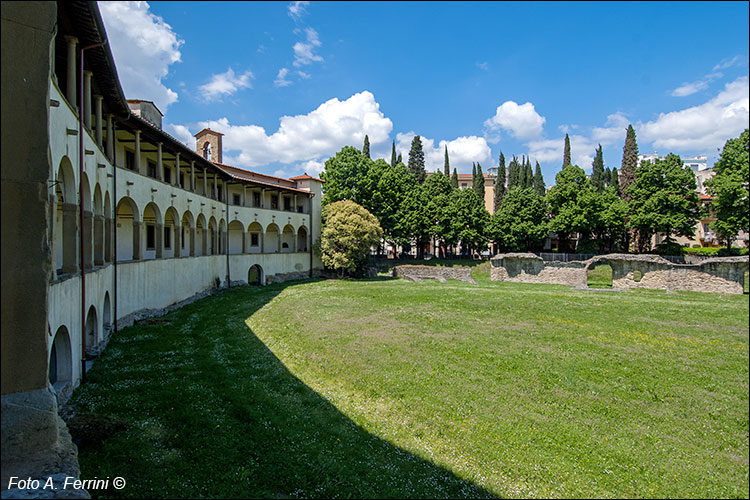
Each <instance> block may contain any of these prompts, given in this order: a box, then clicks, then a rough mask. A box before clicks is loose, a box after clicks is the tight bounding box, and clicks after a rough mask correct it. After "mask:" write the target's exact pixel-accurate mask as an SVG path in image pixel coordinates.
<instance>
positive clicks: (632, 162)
mask: <svg viewBox="0 0 750 500" xmlns="http://www.w3.org/2000/svg"><path fill="white" fill-rule="evenodd" d="M637 167H638V143H636V141H635V129H634V128H633V125H628V129H627V131H626V133H625V146H623V148H622V165H621V166H620V177H621V178H620V180H619V184H620V191H621V192H622V196H623V197H624V198H625V200H626V201H630V199H631V198H630V194H629V191H628V186H630V185H631V184H632V183H633V182H634V181H635V177H636V172H635V170H636V168H637Z"/></svg>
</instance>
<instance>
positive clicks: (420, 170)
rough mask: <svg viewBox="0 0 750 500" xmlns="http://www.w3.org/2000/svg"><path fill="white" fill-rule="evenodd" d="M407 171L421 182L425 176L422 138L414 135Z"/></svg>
mask: <svg viewBox="0 0 750 500" xmlns="http://www.w3.org/2000/svg"><path fill="white" fill-rule="evenodd" d="M409 171H410V172H411V173H412V175H414V178H415V179H417V182H419V183H420V184H422V183H423V182H424V180H425V179H426V178H427V172H426V171H425V169H424V151H423V150H422V139H421V138H420V137H419V136H418V135H415V136H414V139H412V141H411V149H410V150H409Z"/></svg>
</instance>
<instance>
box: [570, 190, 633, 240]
mask: <svg viewBox="0 0 750 500" xmlns="http://www.w3.org/2000/svg"><path fill="white" fill-rule="evenodd" d="M578 204H579V205H580V207H581V212H582V213H584V214H586V217H587V219H588V224H587V228H586V229H587V231H586V232H585V233H584V234H583V235H582V239H581V240H579V242H578V248H577V251H578V252H579V253H595V252H605V251H609V252H612V251H615V249H616V248H619V247H621V246H622V243H623V242H624V237H625V232H626V229H627V226H626V223H625V216H626V215H627V212H628V204H627V203H626V202H625V201H624V200H622V199H620V197H619V196H618V195H617V193H616V192H615V189H614V188H612V187H610V188H605V189H604V190H602V191H598V190H597V189H596V188H595V187H594V186H591V187H590V188H588V189H584V190H583V191H581V193H580V196H579V197H578Z"/></svg>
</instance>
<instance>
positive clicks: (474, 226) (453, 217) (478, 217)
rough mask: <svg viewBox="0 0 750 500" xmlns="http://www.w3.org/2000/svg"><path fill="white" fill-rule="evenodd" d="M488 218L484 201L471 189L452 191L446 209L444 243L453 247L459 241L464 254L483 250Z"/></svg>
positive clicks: (485, 241)
mask: <svg viewBox="0 0 750 500" xmlns="http://www.w3.org/2000/svg"><path fill="white" fill-rule="evenodd" d="M489 217H490V214H489V213H488V212H487V210H486V209H485V208H484V200H483V199H481V198H479V196H477V193H476V192H475V191H474V190H473V189H454V190H453V191H452V192H451V200H450V203H449V205H448V208H447V215H446V219H447V220H448V221H449V224H448V230H447V232H446V234H445V235H444V236H445V241H446V243H447V244H448V245H452V246H455V245H456V244H457V243H458V242H459V241H460V242H461V247H462V249H463V251H464V253H466V252H467V251H468V252H469V253H470V252H472V251H479V250H483V249H484V248H485V247H486V243H487V240H486V237H485V231H486V226H487V223H488V222H489Z"/></svg>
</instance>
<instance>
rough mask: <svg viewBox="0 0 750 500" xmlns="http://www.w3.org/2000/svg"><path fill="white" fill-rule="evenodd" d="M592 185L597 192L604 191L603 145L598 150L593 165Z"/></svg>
mask: <svg viewBox="0 0 750 500" xmlns="http://www.w3.org/2000/svg"><path fill="white" fill-rule="evenodd" d="M591 166H592V171H591V185H592V186H593V187H594V188H595V189H596V190H597V191H602V190H604V158H603V157H602V145H601V144H599V147H598V148H597V149H596V153H595V155H594V162H593V163H592V164H591Z"/></svg>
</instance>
